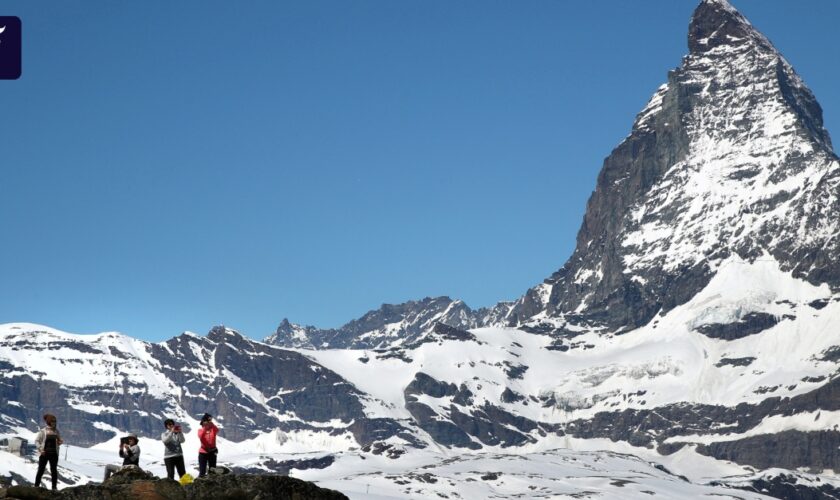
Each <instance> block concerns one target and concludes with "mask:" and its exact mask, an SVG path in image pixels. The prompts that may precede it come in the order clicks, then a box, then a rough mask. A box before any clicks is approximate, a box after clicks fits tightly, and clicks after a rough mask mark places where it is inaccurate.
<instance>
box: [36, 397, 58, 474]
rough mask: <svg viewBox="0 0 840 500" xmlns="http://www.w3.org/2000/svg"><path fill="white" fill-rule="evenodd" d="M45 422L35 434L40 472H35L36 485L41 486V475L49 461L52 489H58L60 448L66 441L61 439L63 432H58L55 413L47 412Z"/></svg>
mask: <svg viewBox="0 0 840 500" xmlns="http://www.w3.org/2000/svg"><path fill="white" fill-rule="evenodd" d="M44 422H45V423H46V424H47V425H45V426H44V427H43V428H42V429H41V430H39V431H38V435H37V436H35V445H36V446H37V447H38V455H39V456H38V472H37V473H36V474H35V486H36V487H40V486H41V477H43V475H44V470H45V469H46V468H47V463H49V464H50V479H51V480H52V489H53V490H57V489H58V448H59V446H61V443H63V442H64V441H62V440H61V434H60V433H59V432H58V419H57V418H55V415H52V414H50V413H47V414H45V415H44Z"/></svg>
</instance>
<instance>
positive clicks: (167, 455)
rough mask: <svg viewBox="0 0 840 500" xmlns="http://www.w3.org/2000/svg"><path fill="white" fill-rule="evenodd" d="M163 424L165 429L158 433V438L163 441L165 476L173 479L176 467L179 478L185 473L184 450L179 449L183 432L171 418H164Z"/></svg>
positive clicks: (182, 439) (182, 440)
mask: <svg viewBox="0 0 840 500" xmlns="http://www.w3.org/2000/svg"><path fill="white" fill-rule="evenodd" d="M163 426H164V427H166V430H165V431H164V432H163V434H161V435H160V440H161V441H163V448H164V451H163V463H164V465H166V477H168V478H169V479H175V469H178V477H179V478H181V477H183V475H184V474H186V473H187V470H186V468H185V467H184V451H183V450H182V449H181V443H183V442H184V434H183V433H182V432H181V426H180V425H176V424H175V421H174V420H172V419H171V418H167V419H166V420H164V422H163Z"/></svg>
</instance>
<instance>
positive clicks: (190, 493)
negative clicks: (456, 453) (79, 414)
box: [6, 469, 347, 500]
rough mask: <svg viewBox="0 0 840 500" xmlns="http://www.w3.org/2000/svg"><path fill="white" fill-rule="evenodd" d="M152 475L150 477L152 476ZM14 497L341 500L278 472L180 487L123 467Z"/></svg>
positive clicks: (18, 489)
mask: <svg viewBox="0 0 840 500" xmlns="http://www.w3.org/2000/svg"><path fill="white" fill-rule="evenodd" d="M149 477H151V479H150V478H149ZM6 498H8V499H10V500H11V499H13V500H102V499H110V500H268V499H277V500H283V499H288V500H340V499H346V498H347V497H346V496H345V495H343V494H341V493H339V492H337V491H334V490H329V489H326V488H320V487H318V486H316V485H314V484H312V483H309V482H306V481H302V480H300V479H295V478H291V477H288V476H282V475H278V474H264V475H255V474H226V475H214V474H210V475H208V476H206V477H203V478H200V479H196V480H195V481H194V482H193V483H191V484H189V485H187V486H181V485H180V484H179V483H178V482H177V481H173V480H171V479H157V478H154V476H151V475H147V474H145V473H144V474H140V473H137V472H136V471H130V470H126V469H123V470H122V471H120V472H117V473H116V474H114V475H113V476H112V478H111V479H109V480H108V481H105V482H104V483H103V484H88V485H83V486H75V487H71V488H65V489H62V490H59V491H57V492H52V491H48V490H46V489H44V488H36V487H34V486H12V487H11V488H9V489H8V490H6Z"/></svg>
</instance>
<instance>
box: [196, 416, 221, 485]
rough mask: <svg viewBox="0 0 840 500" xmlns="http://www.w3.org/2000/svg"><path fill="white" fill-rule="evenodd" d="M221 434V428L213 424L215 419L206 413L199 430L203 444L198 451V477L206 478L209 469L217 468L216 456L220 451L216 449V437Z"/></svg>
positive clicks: (199, 436)
mask: <svg viewBox="0 0 840 500" xmlns="http://www.w3.org/2000/svg"><path fill="white" fill-rule="evenodd" d="M218 433H219V428H218V427H216V424H214V423H213V417H212V416H211V415H210V414H209V413H205V414H204V416H203V417H201V422H200V427H199V428H198V440H199V441H200V442H201V448H199V449H198V477H204V476H205V475H206V474H207V467H208V466H209V467H210V468H215V467H216V455H218V453H219V450H218V448H216V435H217V434H218Z"/></svg>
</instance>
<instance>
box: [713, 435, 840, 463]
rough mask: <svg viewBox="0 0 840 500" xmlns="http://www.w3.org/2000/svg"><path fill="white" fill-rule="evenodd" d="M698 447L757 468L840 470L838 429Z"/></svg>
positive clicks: (762, 436)
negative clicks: (805, 467) (803, 467)
mask: <svg viewBox="0 0 840 500" xmlns="http://www.w3.org/2000/svg"><path fill="white" fill-rule="evenodd" d="M697 451H698V453H702V454H704V455H709V456H712V457H715V458H717V459H719V460H730V461H732V462H735V463H739V464H745V465H752V466H753V467H757V468H759V469H768V468H770V467H781V468H784V469H796V468H798V467H802V466H803V464H807V465H808V467H810V468H812V469H813V470H815V471H822V470H824V469H832V470H835V471H838V470H840V432H838V431H819V432H801V431H784V432H778V433H775V434H764V435H760V436H752V437H748V438H745V439H740V440H737V441H720V442H716V443H711V444H709V445H700V446H698V447H697Z"/></svg>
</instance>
